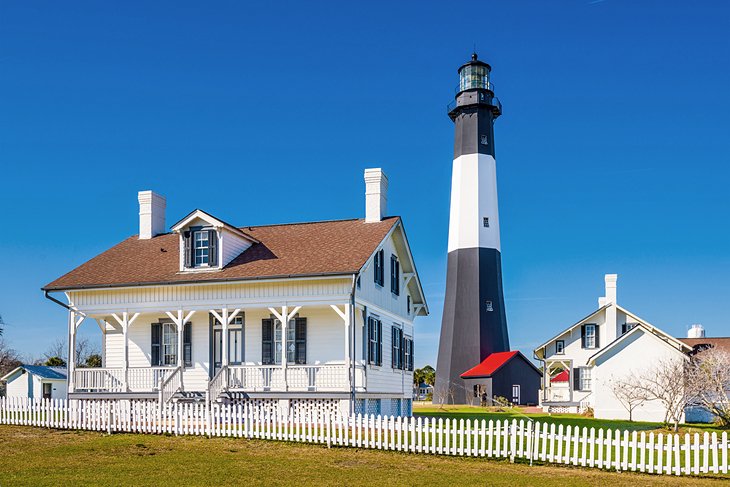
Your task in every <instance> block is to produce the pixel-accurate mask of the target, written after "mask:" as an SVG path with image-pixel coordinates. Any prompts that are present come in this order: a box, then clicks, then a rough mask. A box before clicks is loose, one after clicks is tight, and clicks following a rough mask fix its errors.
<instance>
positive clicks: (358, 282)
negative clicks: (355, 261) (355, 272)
mask: <svg viewBox="0 0 730 487" xmlns="http://www.w3.org/2000/svg"><path fill="white" fill-rule="evenodd" d="M357 288H358V289H360V276H357Z"/></svg>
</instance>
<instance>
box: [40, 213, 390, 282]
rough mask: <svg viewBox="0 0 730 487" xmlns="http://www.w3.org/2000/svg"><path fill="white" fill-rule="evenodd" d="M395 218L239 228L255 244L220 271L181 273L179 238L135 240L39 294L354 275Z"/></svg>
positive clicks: (123, 243) (129, 240)
mask: <svg viewBox="0 0 730 487" xmlns="http://www.w3.org/2000/svg"><path fill="white" fill-rule="evenodd" d="M398 221H399V217H389V218H385V219H384V220H383V221H381V222H375V223H365V221H364V220H362V219H358V220H339V221H324V222H311V223H293V224H285V225H267V226H260V227H241V230H242V231H244V232H245V233H246V234H249V235H251V236H252V237H254V238H255V239H257V240H258V241H259V242H260V243H257V244H254V245H252V246H251V247H249V248H248V249H247V250H245V251H244V252H243V253H242V254H241V255H239V256H238V257H236V258H235V259H233V260H232V261H231V262H230V263H229V264H228V265H227V266H226V267H224V268H223V269H222V270H220V271H211V272H180V260H179V255H180V245H179V236H178V235H177V234H172V233H168V234H164V235H158V236H156V237H154V238H151V239H148V240H140V239H139V238H138V237H137V236H136V235H135V236H132V237H129V238H128V239H126V240H124V241H122V242H121V243H119V244H117V245H115V246H114V247H112V248H110V249H109V250H107V251H106V252H103V253H101V254H99V255H97V256H96V257H94V258H93V259H91V260H89V261H87V262H86V263H84V264H81V265H80V266H78V267H77V268H76V269H74V270H72V271H71V272H69V273H68V274H65V275H64V276H61V277H59V278H58V279H56V280H55V281H53V282H51V283H49V284H47V285H46V286H45V287H44V288H43V289H44V290H48V291H59V290H69V289H83V288H98V287H120V286H134V285H149V284H168V283H182V282H216V281H235V280H248V279H262V278H276V277H289V276H312V275H337V274H352V273H355V272H357V271H358V270H360V268H361V267H362V266H363V265H364V264H365V262H366V261H367V259H368V258H369V257H370V255H372V253H373V252H374V251H375V250H376V248H377V247H378V245H379V244H380V242H382V241H383V239H384V238H385V236H386V235H387V234H388V232H389V231H390V230H391V228H393V226H394V225H396V223H397V222H398Z"/></svg>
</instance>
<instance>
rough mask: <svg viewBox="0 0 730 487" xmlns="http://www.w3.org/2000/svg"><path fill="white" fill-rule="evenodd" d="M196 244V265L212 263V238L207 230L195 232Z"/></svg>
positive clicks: (194, 239)
mask: <svg viewBox="0 0 730 487" xmlns="http://www.w3.org/2000/svg"><path fill="white" fill-rule="evenodd" d="M193 241H194V245H195V267H199V266H207V265H208V264H209V263H210V238H209V233H208V231H207V230H198V231H196V232H193Z"/></svg>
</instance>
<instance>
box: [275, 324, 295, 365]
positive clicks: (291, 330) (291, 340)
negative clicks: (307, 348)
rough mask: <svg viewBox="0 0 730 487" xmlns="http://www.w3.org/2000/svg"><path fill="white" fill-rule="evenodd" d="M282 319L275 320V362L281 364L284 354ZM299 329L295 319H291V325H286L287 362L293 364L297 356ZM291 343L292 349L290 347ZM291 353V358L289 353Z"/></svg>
mask: <svg viewBox="0 0 730 487" xmlns="http://www.w3.org/2000/svg"><path fill="white" fill-rule="evenodd" d="M281 328H282V327H281V321H279V320H275V321H274V363H275V364H278V365H281V356H282V334H281ZM296 338H297V330H296V322H295V320H290V321H289V326H287V327H286V344H285V345H286V363H287V364H293V363H294V362H295V360H296V358H297V340H296ZM290 345H291V349H290ZM290 353H291V359H290V358H289V354H290Z"/></svg>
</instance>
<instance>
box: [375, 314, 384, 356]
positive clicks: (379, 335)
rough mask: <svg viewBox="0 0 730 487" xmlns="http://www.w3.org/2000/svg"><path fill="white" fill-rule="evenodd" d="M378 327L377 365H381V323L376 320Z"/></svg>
mask: <svg viewBox="0 0 730 487" xmlns="http://www.w3.org/2000/svg"><path fill="white" fill-rule="evenodd" d="M376 323H377V326H378V361H377V364H378V365H383V322H382V321H380V320H376Z"/></svg>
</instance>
